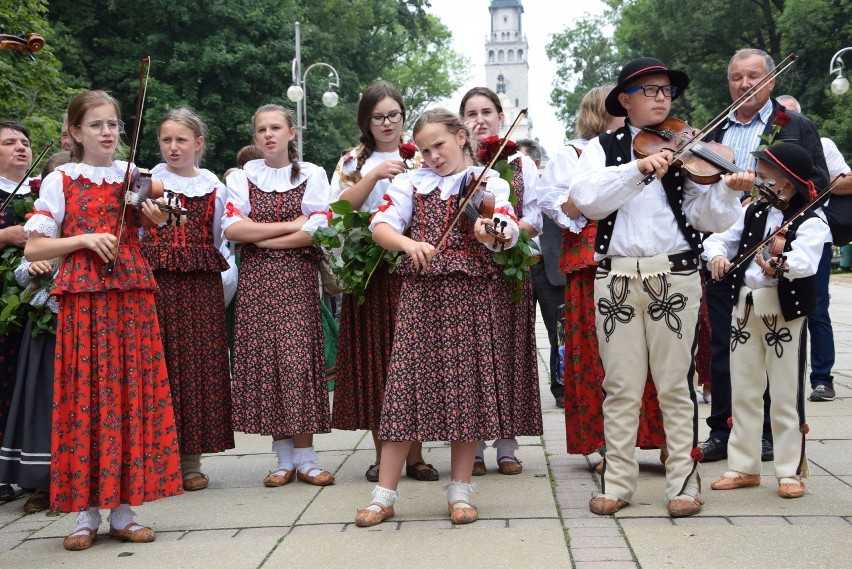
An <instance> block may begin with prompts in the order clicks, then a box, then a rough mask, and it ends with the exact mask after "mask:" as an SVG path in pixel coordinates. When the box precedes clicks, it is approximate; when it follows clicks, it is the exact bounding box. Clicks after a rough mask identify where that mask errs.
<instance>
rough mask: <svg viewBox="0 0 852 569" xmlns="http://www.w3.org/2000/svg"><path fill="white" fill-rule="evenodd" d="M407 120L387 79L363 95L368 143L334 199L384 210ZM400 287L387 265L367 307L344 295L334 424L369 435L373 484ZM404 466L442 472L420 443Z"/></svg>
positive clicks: (415, 471) (341, 168)
mask: <svg viewBox="0 0 852 569" xmlns="http://www.w3.org/2000/svg"><path fill="white" fill-rule="evenodd" d="M405 116H406V115H405V102H404V101H403V99H402V95H401V94H400V93H399V91H397V89H396V88H395V87H394V86H393V85H391V84H390V83H388V82H387V81H379V82H377V83H373V84H372V85H370V86H368V87H367V88H366V89H365V90H364V92H363V93H362V94H361V99H360V101H359V102H358V129H359V130H360V132H361V140H360V142H361V143H360V144H359V145H358V146H356V147H355V148H354V149H352V150H350V151H349V152H346V153H345V154H344V155H343V156H342V157H341V158H340V161H339V162H338V163H337V168H336V169H335V171H334V176H332V179H331V192H332V201H336V200H338V199H344V200H346V201H348V202H350V203H351V204H352V207H354V208H356V209H358V210H360V211H368V212H373V213H374V212H376V211H377V210H378V207H379V206H380V205H381V204H382V203H383V196H384V195H385V193H386V192H387V189H388V187H390V185H391V183H392V182H393V180H394V178H395V177H396V176H397V175H398V174H401V173H402V172H405V171H406V170H407V167H406V164H405V163H404V162H403V160H402V156H401V155H400V149H399V147H400V144H401V143H402V129H403V126H404V125H405ZM401 288H402V278H401V277H400V276H399V274H398V273H396V272H394V273H389V272H387V270H386V269H385V268H384V267H380V268H379V269H378V270H376V272H375V273H374V274H373V276H372V278H371V279H370V286H369V287H368V288H367V291H366V300H365V301H364V303H363V304H362V305H358V303H357V301H356V299H355V298H354V297H353V296H351V295H348V294H347V295H344V296H343V307H342V309H341V315H340V337H339V339H338V351H337V366H336V368H337V376H336V378H335V379H336V381H335V388H334V411H333V414H332V420H331V426H332V428H335V429H346V430H357V429H370V431H371V432H372V435H373V442H374V443H375V446H376V461H375V463H374V464H372V465H370V467H369V468H368V469H367V472H366V474H365V476H366V478H367V480H369V481H370V482H378V481H379V465H380V462H381V453H382V442H381V440H379V438H378V430H379V419H380V418H381V413H382V399H383V396H384V393H385V378H386V377H387V371H388V366H389V365H390V358H391V347H392V346H393V334H394V329H395V328H396V309H397V306H398V305H399V291H400V289H401ZM405 463H406V465H405V472H406V475H407V476H408V477H409V478H413V479H415V480H421V481H424V482H429V481H435V480H438V471H437V470H436V469H435V468H434V467H433V466H432V465H431V464H426V462H425V461H424V460H423V445H422V443H420V442H419V441H418V442H414V443H412V444H411V449H410V450H409V453H408V456H407V457H406V460H405Z"/></svg>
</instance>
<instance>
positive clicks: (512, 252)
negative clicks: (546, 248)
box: [492, 229, 539, 302]
mask: <svg viewBox="0 0 852 569" xmlns="http://www.w3.org/2000/svg"><path fill="white" fill-rule="evenodd" d="M520 232H521V233H520V237H518V242H517V243H516V244H515V246H514V247H512V248H510V249H505V250H503V251H497V252H496V253H492V257H493V258H494V262H495V263H497V264H498V265H500V266H501V267H502V268H503V278H504V279H505V280H506V281H507V282H508V283H509V285H510V286H511V287H512V302H520V300H521V295H522V293H523V290H524V281H526V280H527V279H528V278H529V267H530V266H531V265H534V264H536V262H537V261H536V259H534V256H535V255H538V252H539V248H538V245H537V244H536V242H535V241H533V239H532V237H530V236H529V233H527V232H526V230H524V229H521V230H520Z"/></svg>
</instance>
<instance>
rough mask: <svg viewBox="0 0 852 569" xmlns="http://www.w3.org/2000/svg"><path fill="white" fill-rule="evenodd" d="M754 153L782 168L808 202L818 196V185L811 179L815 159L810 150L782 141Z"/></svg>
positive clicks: (757, 156)
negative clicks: (809, 152) (812, 158)
mask: <svg viewBox="0 0 852 569" xmlns="http://www.w3.org/2000/svg"><path fill="white" fill-rule="evenodd" d="M752 155H754V156H755V157H756V158H758V159H760V160H766V161H767V162H769V163H770V164H772V165H773V166H775V167H776V168H778V169H779V170H781V171H782V172H783V173H784V176H785V177H786V178H787V179H788V180H790V182H792V183H793V186H794V187H795V188H796V191H797V192H799V195H801V196H802V197H803V198H804V199H805V201H806V202H810V201H812V200H813V199H814V198H815V197H816V187H815V186H814V183H813V182H812V181H811V180H810V177H811V171H812V170H813V165H814V164H813V160H811V156H810V154H808V151H807V150H805V149H804V148H802V147H801V146H799V145H798V144H793V143H792V142H781V143H779V144H775V145H773V146H770V147H768V148H765V149H763V150H755V151H754V152H752Z"/></svg>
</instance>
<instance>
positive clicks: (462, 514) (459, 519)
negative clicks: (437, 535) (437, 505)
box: [447, 500, 479, 524]
mask: <svg viewBox="0 0 852 569" xmlns="http://www.w3.org/2000/svg"><path fill="white" fill-rule="evenodd" d="M456 504H466V506H462V507H460V508H456ZM447 509H448V510H449V512H450V520H452V522H453V523H454V524H470V523H473V522H475V521H476V520H478V519H479V511H478V510H477V509H476V506H474V505H473V504H471V503H470V502H468V501H467V500H456V501H455V502H451V503H450V504H449V505H448V506H447Z"/></svg>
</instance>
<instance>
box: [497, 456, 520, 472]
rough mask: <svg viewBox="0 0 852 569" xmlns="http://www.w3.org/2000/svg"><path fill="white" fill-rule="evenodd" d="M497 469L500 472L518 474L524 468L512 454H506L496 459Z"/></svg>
mask: <svg viewBox="0 0 852 569" xmlns="http://www.w3.org/2000/svg"><path fill="white" fill-rule="evenodd" d="M497 470H499V471H500V474H508V475H511V474H520V473H521V472H523V470H524V465H523V464H521V461H520V460H518V459H517V458H515V457H514V456H507V457H503V458H500V459H498V460H497Z"/></svg>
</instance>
